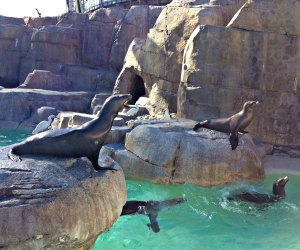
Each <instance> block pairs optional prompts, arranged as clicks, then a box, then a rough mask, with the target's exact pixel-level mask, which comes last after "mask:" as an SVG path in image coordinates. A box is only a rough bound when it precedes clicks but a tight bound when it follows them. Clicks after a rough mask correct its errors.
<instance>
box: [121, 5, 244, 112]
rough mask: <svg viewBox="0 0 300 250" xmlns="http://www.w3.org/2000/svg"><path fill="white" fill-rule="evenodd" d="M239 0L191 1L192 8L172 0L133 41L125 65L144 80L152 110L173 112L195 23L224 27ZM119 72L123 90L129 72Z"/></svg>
mask: <svg viewBox="0 0 300 250" xmlns="http://www.w3.org/2000/svg"><path fill="white" fill-rule="evenodd" d="M242 2H243V1H219V2H218V3H216V4H214V2H213V1H193V3H191V4H189V5H195V6H192V8H188V7H186V6H185V5H183V6H184V7H183V6H182V5H181V4H180V3H176V2H175V3H173V2H172V3H170V4H169V5H168V6H167V7H166V8H164V9H163V11H162V12H161V14H160V15H159V17H158V19H157V21H156V23H155V25H154V27H153V28H152V29H150V31H149V33H148V35H147V38H146V39H145V41H143V40H141V39H136V40H135V41H134V44H133V45H132V46H131V47H130V48H129V50H128V53H127V55H126V58H125V64H124V67H125V68H129V69H130V70H131V71H133V72H134V73H135V74H137V75H139V76H140V77H141V78H142V79H143V81H144V85H145V92H146V94H147V96H150V102H151V105H152V106H153V110H152V112H154V113H163V112H164V111H165V109H166V108H167V107H168V108H169V109H170V111H171V112H176V108H177V105H176V103H177V102H176V100H177V90H178V84H179V82H180V72H181V67H182V56H183V51H184V47H185V44H186V41H187V40H188V38H189V36H190V35H191V33H192V32H193V30H194V29H195V28H196V26H197V25H199V24H211V25H221V26H222V25H223V26H225V25H226V24H227V23H228V22H229V20H230V19H231V18H232V16H233V15H234V13H235V11H237V10H238V9H239V8H240V7H241V5H242ZM122 73H123V74H127V76H125V77H121V76H119V81H117V85H118V88H119V89H122V87H120V85H123V84H124V85H130V83H129V81H130V78H131V77H130V76H129V73H128V71H126V70H124V71H123V72H122ZM131 84H132V83H131ZM123 89H126V87H125V88H123ZM127 89H128V88H127Z"/></svg>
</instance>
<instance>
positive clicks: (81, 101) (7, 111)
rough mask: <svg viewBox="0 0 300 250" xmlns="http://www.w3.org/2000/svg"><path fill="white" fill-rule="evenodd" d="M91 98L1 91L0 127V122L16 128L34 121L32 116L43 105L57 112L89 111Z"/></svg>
mask: <svg viewBox="0 0 300 250" xmlns="http://www.w3.org/2000/svg"><path fill="white" fill-rule="evenodd" d="M92 98H93V94H91V93H85V92H58V91H50V90H38V89H37V90H32V89H30V90H28V89H19V88H17V89H9V90H8V89H2V90H0V107H1V109H3V110H4V111H3V112H0V126H1V123H2V122H4V123H5V122H8V121H11V122H14V124H15V125H14V127H17V126H19V125H20V123H23V122H25V121H26V120H27V119H34V116H32V114H34V113H35V112H36V111H37V110H38V109H39V108H40V107H42V106H45V105H47V106H50V107H53V108H56V109H57V110H65V111H68V110H74V111H77V112H85V111H86V110H88V109H89V107H90V103H91V100H92ZM27 122H28V121H27ZM31 126H32V124H31Z"/></svg>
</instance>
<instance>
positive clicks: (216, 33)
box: [178, 0, 300, 152]
mask: <svg viewBox="0 0 300 250" xmlns="http://www.w3.org/2000/svg"><path fill="white" fill-rule="evenodd" d="M299 12H300V3H299V1H293V0H285V1H280V3H279V2H276V1H256V0H253V1H248V2H247V3H246V4H245V5H244V6H243V7H242V8H241V9H240V11H239V12H238V13H237V14H236V15H235V17H234V18H233V19H232V20H231V21H230V23H229V25H228V26H227V27H216V26H209V25H207V26H199V27H198V28H197V29H195V31H194V32H193V34H192V35H191V37H190V39H189V41H188V43H187V46H186V49H185V54H184V59H183V69H182V75H181V84H180V87H179V92H178V116H179V117H184V118H191V119H195V120H203V119H207V118H212V117H222V116H227V115H231V114H233V113H235V112H236V111H238V110H240V109H241V107H242V105H243V103H244V101H246V100H259V101H261V103H262V104H261V105H260V107H259V108H258V109H257V112H256V115H255V119H254V121H253V123H252V124H251V126H250V127H249V130H250V132H251V134H253V135H254V136H255V137H256V138H258V139H260V140H261V141H264V142H267V143H270V144H272V145H275V149H276V148H277V149H280V150H284V149H282V146H284V147H285V148H286V149H285V151H287V152H288V151H292V150H293V149H295V148H297V147H298V150H299V145H300V127H299V124H300V113H299V106H300V91H299V79H300V70H299V69H300V54H299V51H300V47H299V46H300V45H299V44H300V43H299V41H300V40H299V29H298V28H299V27H298V26H299V22H300V19H299V18H300V17H299V15H298V13H299ZM278 145H280V146H278ZM284 147H283V148H284Z"/></svg>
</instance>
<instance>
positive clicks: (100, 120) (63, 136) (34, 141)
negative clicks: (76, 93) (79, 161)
mask: <svg viewBox="0 0 300 250" xmlns="http://www.w3.org/2000/svg"><path fill="white" fill-rule="evenodd" d="M130 99H131V95H129V94H124V95H114V96H111V97H109V98H107V99H106V101H105V103H104V104H103V107H102V109H101V111H100V112H99V113H98V114H97V117H96V118H95V119H93V120H91V121H89V122H86V123H84V124H83V125H81V126H77V127H74V128H64V129H55V130H50V131H46V132H43V133H40V134H37V135H34V136H31V137H29V138H27V139H26V140H24V141H23V142H20V143H18V144H15V145H13V146H12V148H11V150H10V151H9V153H8V157H9V158H10V159H11V160H13V161H20V160H21V157H20V156H21V155H27V154H34V155H53V156H60V157H70V158H78V157H87V158H88V159H89V160H90V161H91V162H92V164H93V167H94V168H95V169H96V170H100V169H110V168H101V167H100V166H99V165H98V157H99V151H100V149H101V147H102V145H103V143H104V142H105V140H106V137H107V135H108V133H109V131H110V130H111V127H112V123H113V120H114V118H115V117H116V116H117V114H118V112H119V111H120V110H121V109H122V108H123V106H124V105H126V102H127V101H129V100H130Z"/></svg>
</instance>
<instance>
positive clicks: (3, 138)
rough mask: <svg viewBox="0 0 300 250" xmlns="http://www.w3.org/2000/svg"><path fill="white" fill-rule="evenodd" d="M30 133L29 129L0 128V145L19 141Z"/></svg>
mask: <svg viewBox="0 0 300 250" xmlns="http://www.w3.org/2000/svg"><path fill="white" fill-rule="evenodd" d="M30 135H32V134H31V131H29V130H21V129H18V130H16V129H2V130H0V147H3V146H6V145H10V144H13V143H16V142H20V141H22V140H24V139H25V138H27V137H28V136H30Z"/></svg>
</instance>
